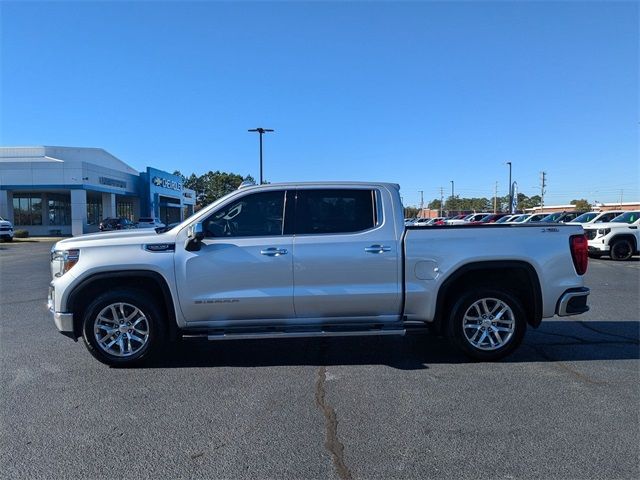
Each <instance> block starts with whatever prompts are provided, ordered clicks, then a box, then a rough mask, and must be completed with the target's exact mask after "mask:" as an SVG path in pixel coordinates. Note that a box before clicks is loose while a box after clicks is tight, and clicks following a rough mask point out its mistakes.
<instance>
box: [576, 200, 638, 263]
mask: <svg viewBox="0 0 640 480" xmlns="http://www.w3.org/2000/svg"><path fill="white" fill-rule="evenodd" d="M639 227H640V211H634V212H626V213H623V214H622V215H618V216H617V217H616V218H614V219H613V220H611V221H610V222H608V223H598V224H591V225H585V226H584V233H585V235H586V236H587V240H588V244H589V255H590V256H592V257H594V258H599V257H601V256H602V255H609V256H610V257H611V259H612V260H629V259H630V258H631V257H632V256H633V255H635V254H637V253H639V252H638V245H640V231H639V230H638V228H639Z"/></svg>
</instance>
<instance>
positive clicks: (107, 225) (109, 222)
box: [98, 217, 136, 232]
mask: <svg viewBox="0 0 640 480" xmlns="http://www.w3.org/2000/svg"><path fill="white" fill-rule="evenodd" d="M98 228H99V229H100V231H101V232H104V231H108V230H127V229H129V228H136V226H135V224H134V223H133V222H132V221H131V220H129V219H128V218H125V217H118V218H109V217H107V218H105V219H104V220H102V221H101V222H100V225H98Z"/></svg>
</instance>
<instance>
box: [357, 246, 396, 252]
mask: <svg viewBox="0 0 640 480" xmlns="http://www.w3.org/2000/svg"><path fill="white" fill-rule="evenodd" d="M364 251H365V252H367V253H384V252H390V251H391V247H387V246H386V245H371V246H370V247H365V249H364Z"/></svg>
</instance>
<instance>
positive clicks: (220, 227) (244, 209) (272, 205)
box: [203, 191, 284, 237]
mask: <svg viewBox="0 0 640 480" xmlns="http://www.w3.org/2000/svg"><path fill="white" fill-rule="evenodd" d="M283 212H284V192H283V191H275V192H261V193H254V194H250V195H245V196H244V197H242V198H240V199H238V200H236V201H232V202H231V203H230V204H228V205H226V206H224V207H222V208H221V209H219V210H217V211H216V212H215V213H213V214H212V215H211V216H210V217H209V218H207V219H206V220H205V221H204V222H203V223H204V225H203V226H204V231H205V235H206V236H207V237H258V236H269V237H271V236H276V235H282V222H283Z"/></svg>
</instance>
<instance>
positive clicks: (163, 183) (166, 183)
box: [151, 177, 182, 192]
mask: <svg viewBox="0 0 640 480" xmlns="http://www.w3.org/2000/svg"><path fill="white" fill-rule="evenodd" d="M151 183H153V184H154V185H155V186H156V187H163V188H168V189H170V190H177V191H179V192H181V191H182V183H180V182H176V181H175V180H168V179H166V178H162V177H153V178H152V179H151Z"/></svg>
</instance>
